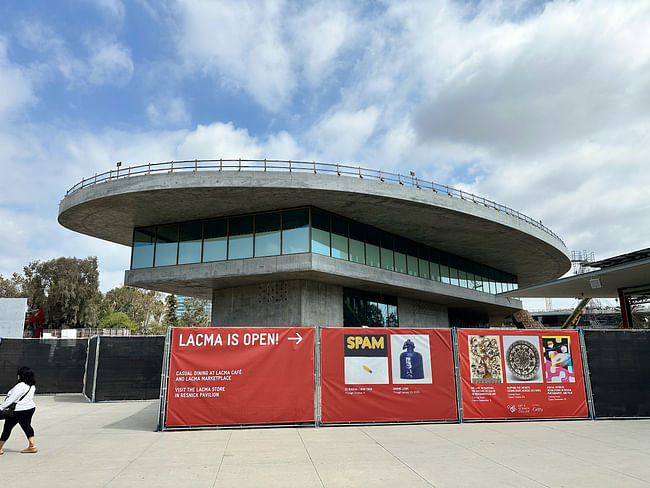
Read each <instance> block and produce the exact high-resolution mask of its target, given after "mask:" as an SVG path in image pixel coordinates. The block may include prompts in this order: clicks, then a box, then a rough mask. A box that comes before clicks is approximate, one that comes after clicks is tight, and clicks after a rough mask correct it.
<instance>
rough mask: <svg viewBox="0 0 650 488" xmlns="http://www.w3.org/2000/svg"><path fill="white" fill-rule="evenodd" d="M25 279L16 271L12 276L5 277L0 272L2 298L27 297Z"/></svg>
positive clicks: (0, 293) (0, 294) (0, 295)
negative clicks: (24, 288)
mask: <svg viewBox="0 0 650 488" xmlns="http://www.w3.org/2000/svg"><path fill="white" fill-rule="evenodd" d="M23 281H24V279H23V277H22V276H20V275H19V274H18V273H14V274H13V275H12V276H11V278H3V277H2V275H1V274H0V298H26V297H27V294H26V293H25V292H24V291H23Z"/></svg>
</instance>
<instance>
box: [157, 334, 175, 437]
mask: <svg viewBox="0 0 650 488" xmlns="http://www.w3.org/2000/svg"><path fill="white" fill-rule="evenodd" d="M172 330H173V328H172V327H167V330H166V331H165V347H164V349H163V363H162V369H161V371H160V402H158V429H157V430H159V431H162V430H165V417H166V413H167V385H168V383H169V355H170V351H171V342H172Z"/></svg>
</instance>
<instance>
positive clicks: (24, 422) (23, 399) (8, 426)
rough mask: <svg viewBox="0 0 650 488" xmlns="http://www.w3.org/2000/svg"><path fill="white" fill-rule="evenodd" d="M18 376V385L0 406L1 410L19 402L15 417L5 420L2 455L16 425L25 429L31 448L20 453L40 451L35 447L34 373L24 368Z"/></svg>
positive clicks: (1, 437) (1, 440) (0, 450)
mask: <svg viewBox="0 0 650 488" xmlns="http://www.w3.org/2000/svg"><path fill="white" fill-rule="evenodd" d="M16 375H17V376H18V383H16V385H15V386H14V387H13V388H12V389H11V390H9V393H7V399H6V400H5V401H4V402H3V403H2V405H0V409H1V408H6V407H8V406H9V405H11V404H12V403H13V402H18V403H16V409H15V410H14V416H13V417H12V418H8V419H5V425H4V429H2V435H0V454H4V451H3V450H2V446H4V444H5V442H7V439H9V435H11V430H12V429H13V428H14V427H15V426H16V424H20V427H21V428H22V429H23V432H25V435H26V436H27V440H28V442H29V446H27V447H26V448H25V449H23V450H22V451H20V452H22V453H34V452H38V449H36V446H35V445H34V429H33V428H32V416H33V415H34V412H35V411H36V404H35V403H34V393H36V380H35V379H34V372H33V371H32V370H31V369H29V368H27V367H22V368H20V369H19V370H18V372H17V373H16Z"/></svg>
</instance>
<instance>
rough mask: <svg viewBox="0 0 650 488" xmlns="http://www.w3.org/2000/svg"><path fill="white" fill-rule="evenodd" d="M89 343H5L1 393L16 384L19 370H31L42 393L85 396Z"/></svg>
mask: <svg viewBox="0 0 650 488" xmlns="http://www.w3.org/2000/svg"><path fill="white" fill-rule="evenodd" d="M87 348H88V340H87V339H2V340H1V341H0V391H2V392H6V391H8V390H9V389H10V388H11V387H12V386H13V385H15V384H16V370H17V369H18V368H19V367H21V366H28V367H30V368H31V369H32V370H33V371H34V372H35V374H36V391H37V392H38V393H81V391H82V388H83V374H84V366H85V363H86V349H87Z"/></svg>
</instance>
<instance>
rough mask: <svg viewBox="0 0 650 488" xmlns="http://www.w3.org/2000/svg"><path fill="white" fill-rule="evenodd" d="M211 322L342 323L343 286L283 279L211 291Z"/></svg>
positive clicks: (220, 324) (331, 325)
mask: <svg viewBox="0 0 650 488" xmlns="http://www.w3.org/2000/svg"><path fill="white" fill-rule="evenodd" d="M212 326H213V327H227V326H267V327H273V326H330V327H342V326H343V289H342V287H340V286H335V285H328V284H325V283H320V282H316V281H309V280H286V281H273V282H267V283H260V284H256V285H250V286H241V287H235V288H224V289H217V290H213V292H212Z"/></svg>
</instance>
